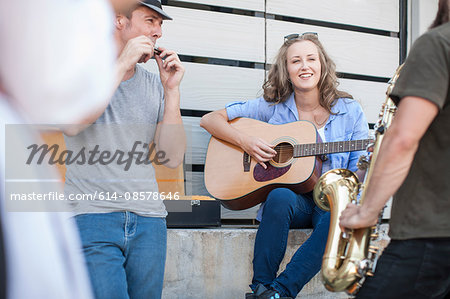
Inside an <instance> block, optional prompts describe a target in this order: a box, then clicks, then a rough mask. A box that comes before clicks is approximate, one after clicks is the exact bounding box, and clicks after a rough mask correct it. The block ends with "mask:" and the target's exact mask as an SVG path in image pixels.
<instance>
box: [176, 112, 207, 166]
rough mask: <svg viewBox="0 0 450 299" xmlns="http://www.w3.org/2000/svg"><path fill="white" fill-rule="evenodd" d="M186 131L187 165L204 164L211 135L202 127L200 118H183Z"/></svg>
mask: <svg viewBox="0 0 450 299" xmlns="http://www.w3.org/2000/svg"><path fill="white" fill-rule="evenodd" d="M183 124H184V128H185V131H186V139H187V142H186V143H187V148H186V155H185V163H186V164H204V163H205V158H206V149H207V148H208V143H209V139H210V138H211V135H210V134H209V133H208V132H207V131H206V130H204V129H203V128H201V127H200V117H189V116H183Z"/></svg>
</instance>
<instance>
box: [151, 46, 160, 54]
mask: <svg viewBox="0 0 450 299" xmlns="http://www.w3.org/2000/svg"><path fill="white" fill-rule="evenodd" d="M153 53H155V54H156V55H159V54H161V53H162V51H161V50H160V49H158V48H157V47H154V48H153Z"/></svg>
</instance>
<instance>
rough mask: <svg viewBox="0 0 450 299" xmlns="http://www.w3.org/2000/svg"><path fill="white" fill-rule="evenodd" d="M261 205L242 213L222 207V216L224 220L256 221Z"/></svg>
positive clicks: (241, 211)
mask: <svg viewBox="0 0 450 299" xmlns="http://www.w3.org/2000/svg"><path fill="white" fill-rule="evenodd" d="M259 206H260V205H256V206H254V207H253V208H249V209H246V210H240V211H232V210H228V209H227V208H225V207H224V206H222V207H221V211H220V215H221V217H220V218H222V219H256V215H257V213H258V209H259Z"/></svg>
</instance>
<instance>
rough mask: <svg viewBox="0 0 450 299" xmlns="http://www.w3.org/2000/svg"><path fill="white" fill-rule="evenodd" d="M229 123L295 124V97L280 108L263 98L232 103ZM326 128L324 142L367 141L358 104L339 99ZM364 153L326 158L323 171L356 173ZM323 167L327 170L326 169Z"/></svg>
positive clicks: (366, 130)
mask: <svg viewBox="0 0 450 299" xmlns="http://www.w3.org/2000/svg"><path fill="white" fill-rule="evenodd" d="M226 111H227V114H228V119H229V120H232V119H235V118H237V117H248V118H252V119H257V120H260V121H264V122H267V123H269V124H273V125H279V124H285V123H289V122H293V121H298V120H299V116H298V112H297V106H296V105H295V99H294V93H292V94H291V95H290V97H289V98H288V99H287V100H286V101H284V102H282V103H279V104H276V105H274V104H273V103H269V102H267V101H266V100H264V98H263V97H260V98H257V99H254V100H249V101H244V102H232V103H229V104H227V105H226ZM331 111H332V112H333V113H334V114H330V117H329V118H328V121H327V123H326V124H325V139H326V141H327V142H334V141H349V140H359V139H367V138H368V135H369V126H368V124H367V120H366V117H365V116H364V113H363V111H362V109H361V106H360V105H359V103H358V102H356V101H355V100H352V99H347V98H340V99H338V100H337V101H336V104H335V105H334V106H333V107H332V108H331ZM363 153H364V151H356V152H347V153H335V154H329V155H328V157H329V162H330V163H329V164H328V165H327V163H324V165H323V168H322V170H323V171H326V170H329V169H335V168H347V169H350V170H351V171H356V170H357V167H356V163H357V162H358V159H359V156H360V155H362V154H363ZM325 167H326V168H325Z"/></svg>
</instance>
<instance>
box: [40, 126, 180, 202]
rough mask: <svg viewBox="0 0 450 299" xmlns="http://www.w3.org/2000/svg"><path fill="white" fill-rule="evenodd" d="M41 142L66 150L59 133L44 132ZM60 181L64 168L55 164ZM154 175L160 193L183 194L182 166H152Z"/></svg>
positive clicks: (64, 171) (63, 179) (63, 178)
mask: <svg viewBox="0 0 450 299" xmlns="http://www.w3.org/2000/svg"><path fill="white" fill-rule="evenodd" d="M41 137H42V139H43V141H44V142H45V143H46V144H48V145H49V146H51V145H53V144H58V145H59V153H61V152H63V151H65V150H66V143H65V142H64V137H63V134H62V133H61V132H59V131H45V132H41ZM56 166H57V168H58V172H59V174H60V177H61V181H62V182H64V181H65V174H66V166H65V165H64V164H59V163H57V164H56ZM153 167H154V168H155V173H156V181H157V183H158V188H159V191H160V192H166V193H167V192H172V193H173V192H179V194H180V195H183V194H184V179H183V164H181V165H180V166H178V167H177V168H174V169H171V168H167V167H165V166H164V165H156V164H153Z"/></svg>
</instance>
